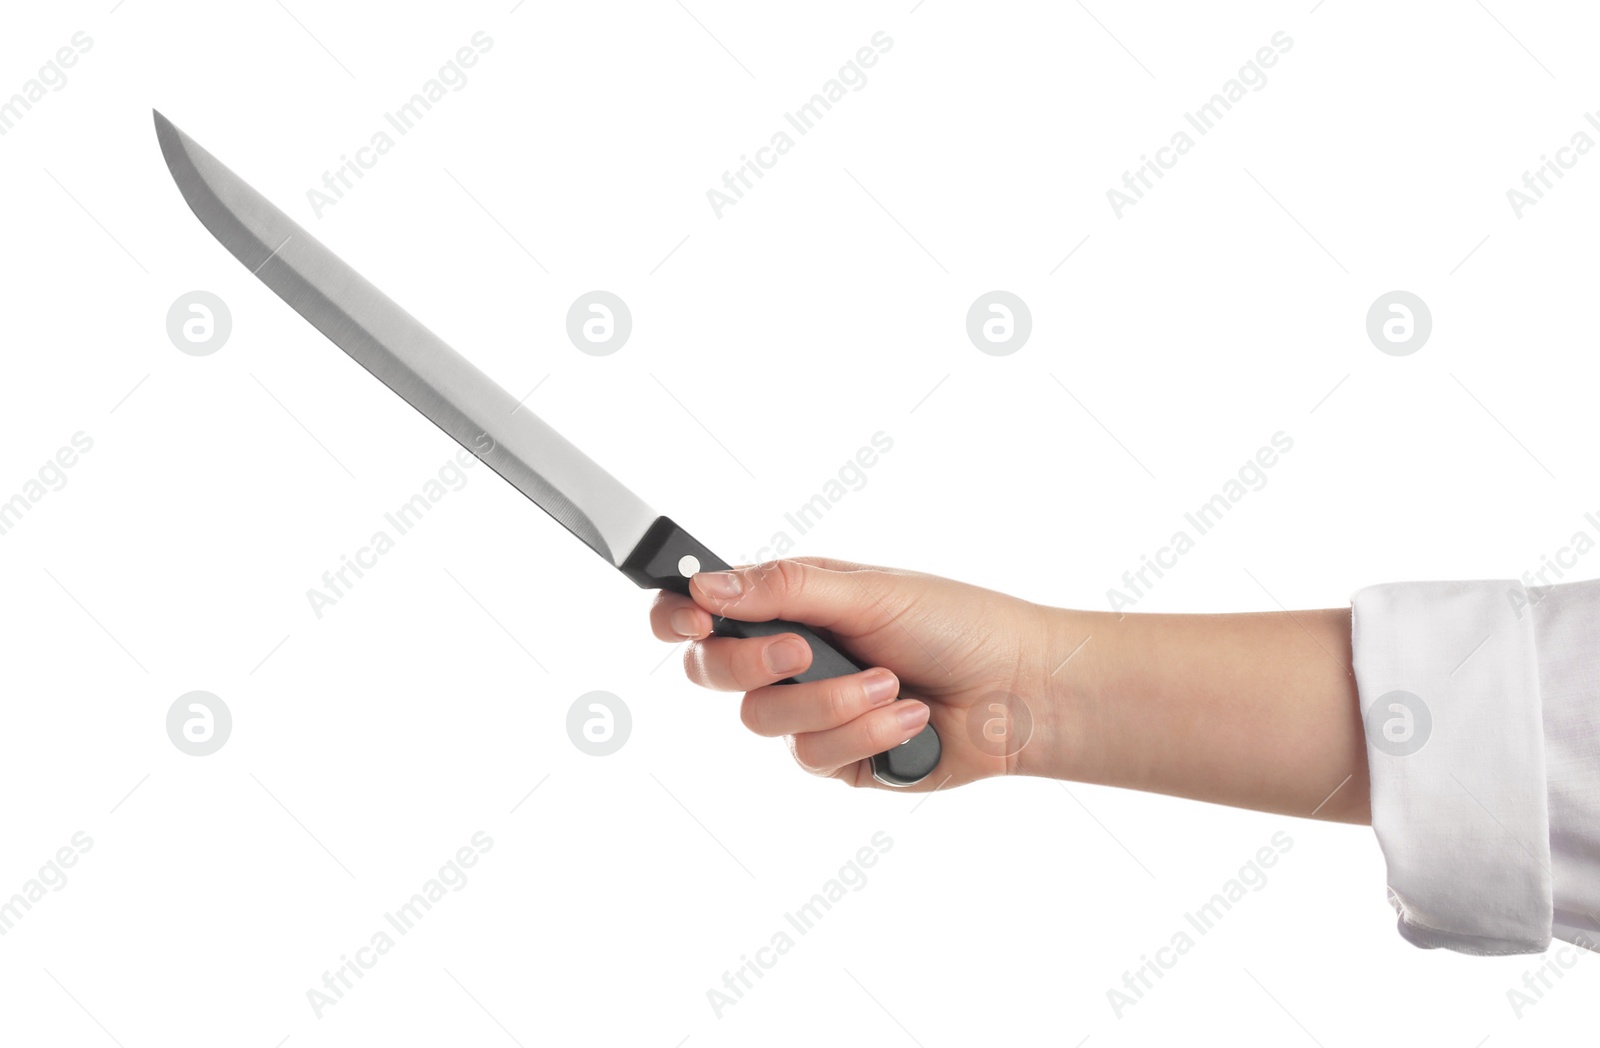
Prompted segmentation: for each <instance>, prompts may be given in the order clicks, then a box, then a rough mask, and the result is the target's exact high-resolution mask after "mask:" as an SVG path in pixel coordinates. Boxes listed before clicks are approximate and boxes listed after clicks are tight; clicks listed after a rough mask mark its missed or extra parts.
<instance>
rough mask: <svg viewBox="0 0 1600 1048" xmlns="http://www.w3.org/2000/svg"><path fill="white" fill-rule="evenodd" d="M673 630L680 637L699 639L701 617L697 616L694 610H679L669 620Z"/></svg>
mask: <svg viewBox="0 0 1600 1048" xmlns="http://www.w3.org/2000/svg"><path fill="white" fill-rule="evenodd" d="M668 621H669V622H671V623H672V629H673V631H674V632H675V633H677V634H678V636H680V637H698V636H699V635H700V616H699V615H696V614H695V612H694V609H693V608H679V609H678V610H677V611H674V612H673V613H672V617H671V618H670V619H669V620H668Z"/></svg>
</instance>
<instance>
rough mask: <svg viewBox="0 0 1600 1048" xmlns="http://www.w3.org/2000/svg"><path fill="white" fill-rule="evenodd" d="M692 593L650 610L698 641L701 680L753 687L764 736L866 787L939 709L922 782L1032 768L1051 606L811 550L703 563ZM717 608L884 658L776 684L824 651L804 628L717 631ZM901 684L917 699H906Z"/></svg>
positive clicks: (696, 670)
mask: <svg viewBox="0 0 1600 1048" xmlns="http://www.w3.org/2000/svg"><path fill="white" fill-rule="evenodd" d="M689 588H690V593H691V594H692V598H693V599H690V598H688V597H683V596H680V595H678V594H675V593H670V592H662V593H661V594H659V595H658V596H657V597H656V600H655V603H654V604H653V605H652V607H651V609H650V625H651V628H652V629H653V630H654V632H655V635H656V636H657V637H658V638H660V639H661V640H666V641H682V640H684V639H686V638H687V639H688V640H689V641H690V643H689V646H688V649H687V650H686V651H685V653H684V670H685V672H686V673H687V674H688V676H689V679H690V680H692V681H694V682H695V683H696V684H699V685H701V686H702V687H706V688H713V689H716V690H719V691H743V692H745V696H744V702H743V704H742V705H741V707H740V715H741V717H742V719H743V720H744V723H745V726H746V727H748V728H749V729H750V730H751V731H753V732H755V733H756V734H757V735H764V736H774V737H775V736H779V735H783V736H787V737H788V739H789V748H790V752H791V753H792V754H793V755H794V758H795V760H796V761H797V762H799V764H800V766H801V767H803V768H805V769H806V770H807V771H810V772H812V773H813V774H816V775H822V776H828V777H831V778H836V779H842V780H843V781H844V782H846V783H849V784H850V785H852V786H881V785H882V784H881V783H879V782H877V780H875V779H874V778H873V777H872V768H871V764H870V760H869V759H870V758H871V757H872V755H873V754H876V753H881V752H883V751H885V750H888V749H891V748H893V747H895V746H898V745H899V744H900V743H902V742H904V741H905V740H907V739H909V738H912V737H913V736H915V735H916V734H917V733H918V732H919V731H921V730H922V727H923V725H924V724H926V723H927V722H928V719H929V718H930V716H931V718H932V721H933V726H934V728H935V729H936V730H937V731H938V732H939V738H940V742H941V744H942V746H943V755H942V757H941V759H940V763H939V766H938V767H937V768H935V769H934V771H933V774H931V775H929V776H928V777H927V778H926V779H923V780H922V782H920V783H918V784H916V785H915V786H912V787H909V788H910V789H913V790H924V791H927V790H934V789H938V788H940V787H944V786H959V785H962V784H964V783H968V782H972V781H974V780H976V779H982V778H987V777H989V776H992V775H1004V774H1007V773H1010V772H1015V771H1017V770H1019V769H1018V767H1017V760H1018V756H1019V751H1020V749H1021V747H1022V746H1023V745H1025V744H1026V743H1027V742H1028V739H1027V738H1026V737H1022V735H1021V733H1023V732H1027V733H1030V734H1031V732H1032V731H1033V730H1034V727H1035V726H1034V725H1033V719H1032V718H1033V715H1034V710H1038V709H1040V707H1041V706H1042V705H1043V701H1042V698H1041V697H1042V696H1043V695H1044V693H1045V690H1046V686H1047V684H1048V677H1049V674H1050V666H1049V665H1046V664H1045V663H1046V662H1047V661H1048V655H1047V652H1049V651H1051V650H1053V646H1052V645H1051V644H1049V643H1047V641H1048V640H1049V638H1048V636H1047V631H1048V625H1049V623H1048V619H1047V618H1046V612H1047V609H1045V608H1042V607H1040V606H1038V605H1034V604H1030V603H1028V602H1026V601H1023V600H1018V599H1016V598H1014V597H1008V596H1006V595H1004V594H1001V593H995V592H992V591H990V590H985V589H980V588H978V587H976V586H968V585H966V584H964V583H960V582H953V581H951V580H949V579H942V578H937V577H935V576H932V575H923V574H918V573H916V572H909V571H897V570H893V569H889V568H874V567H867V566H864V565H860V564H851V563H847V562H845V561H838V560H827V559H823V558H816V557H804V558H799V559H795V560H780V561H774V562H771V563H768V564H762V565H756V566H753V567H743V568H736V569H734V570H732V571H726V572H703V573H701V574H698V575H695V576H694V578H693V579H691V580H690V584H689ZM713 615H720V616H725V617H727V618H733V619H741V620H744V621H749V622H760V621H766V620H769V619H788V620H790V621H793V622H803V623H805V624H806V625H808V626H811V627H813V628H815V629H817V630H818V631H821V632H823V633H824V635H825V636H826V637H827V638H828V639H829V640H830V642H832V643H834V644H835V645H836V646H838V647H840V648H842V649H843V650H844V651H845V652H847V653H848V654H850V655H851V656H852V657H854V658H855V660H856V661H857V662H860V663H864V664H865V665H867V666H869V667H871V668H869V669H867V670H864V671H862V672H860V673H856V674H852V675H850V676H847V677H838V678H834V679H831V680H821V681H812V682H809V683H805V684H782V685H780V684H776V683H775V682H777V681H780V680H784V679H786V678H788V677H790V676H792V675H794V674H796V673H800V672H802V671H804V670H805V668H806V667H807V666H809V665H810V664H811V650H810V648H809V647H808V646H807V645H806V644H805V642H804V641H802V640H800V638H799V637H797V636H795V635H794V634H792V633H783V634H778V635H777V636H773V637H760V638H750V639H737V638H732V637H717V636H713V635H711V622H712V616H713ZM896 695H901V696H903V698H902V699H901V701H899V702H895V701H893V700H894V698H895V696H896Z"/></svg>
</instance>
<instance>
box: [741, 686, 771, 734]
mask: <svg viewBox="0 0 1600 1048" xmlns="http://www.w3.org/2000/svg"><path fill="white" fill-rule="evenodd" d="M764 716H765V715H764V714H763V713H762V712H761V704H760V703H759V702H757V701H755V693H753V692H748V691H747V692H745V695H744V699H743V700H742V701H741V702H740V703H739V720H740V721H741V722H742V723H743V724H744V726H745V727H746V728H749V729H750V730H751V731H753V732H755V733H756V734H757V735H765V734H766V732H764V731H762V730H761V726H762V723H763V718H764Z"/></svg>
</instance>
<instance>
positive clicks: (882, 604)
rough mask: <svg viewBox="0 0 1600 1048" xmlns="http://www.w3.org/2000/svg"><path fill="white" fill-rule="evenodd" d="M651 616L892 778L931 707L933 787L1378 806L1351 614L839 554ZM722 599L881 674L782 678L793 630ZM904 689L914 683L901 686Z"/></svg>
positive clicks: (733, 577) (805, 733)
mask: <svg viewBox="0 0 1600 1048" xmlns="http://www.w3.org/2000/svg"><path fill="white" fill-rule="evenodd" d="M689 588H690V592H691V593H692V594H693V599H692V600H691V599H690V598H687V597H681V596H677V595H675V594H670V593H663V594H661V595H660V596H658V597H657V598H656V602H655V605H654V607H652V609H651V612H650V623H651V626H652V627H653V628H654V630H655V634H656V636H657V637H660V638H661V639H662V640H684V639H686V638H687V639H688V640H689V641H690V644H689V649H688V651H687V652H686V653H685V656H684V668H685V670H686V671H687V672H688V674H689V679H690V680H692V681H694V682H695V683H696V684H700V685H703V686H705V687H708V688H717V689H720V690H723V691H743V692H745V697H744V705H743V708H742V710H741V712H742V715H743V717H744V723H745V724H746V726H748V727H749V728H750V730H752V731H754V732H756V734H758V735H772V736H777V735H786V736H788V737H789V740H790V743H789V746H790V750H791V751H792V752H793V754H794V757H795V760H797V761H799V762H800V765H801V766H802V767H804V768H806V769H807V770H808V771H811V772H814V773H815V774H818V775H828V776H832V777H834V778H837V779H843V780H844V781H845V782H847V783H850V784H851V785H854V786H876V785H880V784H879V783H878V782H877V780H875V779H873V777H872V768H871V763H870V758H871V757H872V756H873V754H876V753H882V752H883V751H885V750H888V749H891V748H893V747H895V746H898V745H899V744H900V743H902V742H904V741H905V740H907V739H909V738H911V737H912V736H914V735H916V734H917V732H919V731H921V730H922V727H923V725H924V724H926V723H927V720H928V718H930V717H931V718H932V721H933V726H934V727H935V728H936V729H937V730H938V732H939V740H940V742H941V744H942V746H943V751H944V752H943V755H942V757H941V759H940V762H939V766H938V767H937V768H935V769H934V771H933V774H932V775H929V776H928V777H927V778H926V779H923V780H922V782H920V783H918V784H916V785H915V786H913V787H910V788H911V789H914V790H924V791H926V790H935V789H940V788H942V787H945V786H959V785H961V784H963V783H968V782H972V781H973V780H975V779H982V778H987V777H989V776H991V775H1007V774H1012V775H1015V774H1022V775H1041V776H1048V777H1050V778H1055V779H1067V780H1076V781H1081V782H1093V783H1101V784H1104V785H1109V786H1123V787H1128V788H1131V789H1137V790H1146V791H1150V792H1155V793H1168V794H1174V795H1176V796H1180V797H1191V798H1194V799H1196V800H1204V801H1211V802H1213V803H1217V804H1229V805H1234V806H1236V807H1242V808H1256V809H1260V810H1264V811H1275V812H1284V813H1287V814H1291V815H1302V816H1305V815H1310V816H1315V817H1318V818H1323V819H1337V820H1342V821H1347V822H1365V821H1366V820H1367V819H1368V817H1369V810H1370V808H1369V801H1368V792H1367V779H1368V776H1367V762H1366V745H1365V741H1364V737H1363V734H1362V726H1361V711H1360V704H1359V699H1358V696H1357V692H1356V684H1355V676H1354V674H1353V672H1352V671H1351V668H1350V611H1349V609H1348V608H1340V609H1331V610H1323V611H1298V612H1295V611H1279V612H1267V613H1263V614H1245V615H1155V614H1141V615H1119V614H1115V613H1111V612H1085V611H1070V610H1065V609H1059V608H1046V607H1042V606H1040V605H1037V604H1030V603H1028V602H1027V601H1023V600H1018V599H1016V598H1014V597H1008V596H1005V595H1004V594H1001V593H995V592H992V591H990V590H985V589H979V588H978V587H976V586H968V585H965V584H963V583H960V582H952V581H950V580H949V579H941V578H936V577H934V576H932V575H921V574H917V573H915V572H909V571H895V570H892V569H888V568H870V567H864V566H862V565H860V564H849V563H846V562H844V561H837V560H824V559H820V558H810V557H808V558H802V559H799V560H780V561H775V562H773V563H770V564H762V565H757V566H755V567H746V568H737V569H734V570H732V571H727V572H712V573H703V574H699V575H696V576H694V578H693V579H692V580H691V581H690V584H689ZM713 614H716V615H723V616H726V617H728V618H733V619H743V620H747V621H753V622H754V621H764V620H767V619H779V618H781V619H788V620H791V621H794V622H803V623H805V624H807V625H808V626H812V627H814V628H816V629H818V630H821V631H823V632H825V634H826V635H827V636H828V637H829V639H830V640H831V641H832V642H833V643H834V644H836V645H837V646H838V647H841V648H843V649H844V650H845V651H847V652H849V653H850V655H852V656H854V658H855V659H856V661H857V662H860V663H863V664H865V665H867V666H870V667H872V668H871V669H868V670H864V671H863V672H861V673H855V674H851V675H850V676H848V677H839V678H836V679H833V680H821V681H813V682H810V683H806V684H782V685H778V684H775V683H774V682H776V681H780V680H783V679H785V678H787V677H789V676H791V675H793V674H795V673H799V672H801V671H803V670H804V669H805V668H806V666H808V665H809V664H810V661H811V651H810V649H809V648H808V647H807V646H806V645H805V644H804V643H803V642H802V641H800V639H799V638H798V637H796V636H795V635H794V634H791V633H785V634H779V635H777V636H773V637H760V638H751V639H744V640H741V639H735V638H731V637H715V636H711V617H712V615H713ZM896 694H899V695H902V696H904V698H903V699H902V700H901V701H899V702H895V701H893V699H894V696H895V695H896Z"/></svg>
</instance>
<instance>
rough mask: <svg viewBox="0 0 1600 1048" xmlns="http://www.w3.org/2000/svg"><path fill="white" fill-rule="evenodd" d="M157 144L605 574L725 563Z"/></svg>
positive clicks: (668, 573)
mask: <svg viewBox="0 0 1600 1048" xmlns="http://www.w3.org/2000/svg"><path fill="white" fill-rule="evenodd" d="M154 115H155V122H156V138H157V139H158V140H159V141H160V143H161V153H162V156H164V157H165V158H166V161H167V168H168V169H169V170H170V171H171V172H172V177H173V180H174V181H176V182H177V183H178V190H179V191H180V192H181V193H182V194H183V199H184V200H185V201H187V202H188V204H189V207H190V208H191V209H192V210H193V211H194V213H195V216H196V217H198V218H199V219H200V222H201V224H202V225H204V226H205V227H206V229H208V230H210V231H211V235H212V236H214V237H216V238H217V240H219V241H221V243H222V246H223V247H225V248H227V249H228V250H229V251H230V252H232V253H233V257H234V258H237V259H238V260H239V261H240V262H242V263H244V265H245V268H247V269H249V270H250V271H251V272H252V273H254V274H255V275H256V276H257V277H259V278H260V279H261V282H262V283H264V284H266V285H267V287H269V288H271V289H272V290H273V291H274V292H275V293H276V294H277V295H278V297H279V298H281V299H283V300H284V301H285V302H287V303H288V304H289V305H290V306H292V307H294V310H295V311H296V312H297V313H299V314H300V315H301V316H303V317H305V318H306V319H307V320H309V321H310V322H311V324H312V326H313V327H315V328H316V329H317V330H318V331H321V332H322V333H323V334H324V335H326V336H328V338H329V339H331V340H332V341H333V343H334V345H336V346H338V347H339V348H340V349H342V350H344V351H345V352H346V353H348V354H349V355H350V356H351V357H353V358H354V359H355V361H356V363H358V364H360V365H361V366H362V367H364V368H366V369H367V370H368V371H369V372H371V373H372V375H373V376H374V377H376V378H377V379H378V381H380V382H382V383H383V384H384V385H386V386H388V387H389V388H390V389H392V390H394V391H395V392H396V393H398V394H400V396H401V397H402V398H403V399H404V400H405V401H406V403H408V404H410V405H411V406H412V407H414V408H416V409H417V410H418V411H420V412H421V413H422V414H423V415H425V416H427V417H428V418H429V419H430V420H431V421H432V422H433V423H434V425H436V426H438V427H439V428H440V429H442V430H444V431H445V433H447V434H448V435H449V436H451V437H452V438H454V439H455V440H456V441H457V442H458V443H460V444H461V445H462V446H463V447H465V448H466V449H467V450H468V451H470V452H472V453H473V454H474V455H476V456H477V457H478V458H479V459H480V460H481V461H483V462H484V463H486V464H487V465H488V466H489V468H490V469H492V470H494V471H495V472H496V473H498V474H500V476H502V477H504V478H505V479H506V480H507V481H508V482H510V484H511V486H512V487H514V488H516V489H517V490H518V491H520V492H522V493H523V494H524V495H526V496H528V498H530V499H532V500H533V501H534V502H535V503H536V504H537V505H538V506H539V508H541V509H543V510H544V511H545V512H546V513H548V514H550V515H551V516H552V517H554V518H555V519H556V520H557V521H558V522H559V523H560V524H561V525H562V526H563V527H565V528H566V529H567V530H568V531H570V532H572V533H573V534H574V535H576V536H577V537H578V538H580V539H582V540H583V541H584V543H585V544H586V545H588V547H589V548H590V549H592V550H594V551H595V552H596V553H598V554H600V556H602V557H604V558H605V559H606V560H607V561H609V562H610V563H611V565H612V566H613V567H616V568H618V569H620V570H621V572H622V573H623V574H624V575H626V576H627V577H628V578H630V579H632V580H633V581H634V582H635V583H637V584H638V585H639V586H640V587H642V588H645V589H665V590H671V591H672V592H674V593H681V594H684V595H688V592H689V577H690V576H691V575H693V574H694V573H695V572H697V571H722V570H724V569H726V568H727V567H728V566H729V565H728V564H727V562H725V561H723V560H722V559H721V558H720V557H718V556H717V555H716V554H714V553H712V552H711V551H710V550H709V549H707V548H706V547H705V546H703V545H702V544H701V543H700V542H699V541H698V540H697V539H695V538H694V537H693V536H692V535H690V534H689V533H688V532H687V531H685V530H683V528H682V527H680V526H679V525H678V524H676V523H675V522H673V520H672V519H671V518H670V517H664V516H660V515H659V514H657V513H656V511H655V510H653V509H651V508H650V507H649V506H647V505H645V503H644V502H643V501H642V500H641V499H640V498H639V497H638V496H637V495H635V494H634V493H633V492H631V491H629V490H628V489H627V488H626V487H624V486H623V485H622V484H621V483H619V482H618V481H617V480H616V478H614V477H612V476H611V474H609V473H607V472H606V471H605V470H603V469H601V468H600V467H599V466H597V465H595V463H594V462H593V461H591V460H590V459H589V457H588V456H587V455H585V454H584V453H583V452H581V451H579V450H578V449H577V448H576V447H574V446H573V445H572V444H570V443H568V442H567V441H566V439H565V438H563V437H562V436H561V434H559V433H557V432H556V431H555V430H554V429H552V428H550V427H549V426H548V425H546V424H545V423H544V422H543V421H542V420H540V419H539V418H538V417H537V416H536V415H534V414H533V413H532V412H531V411H528V410H525V409H524V410H520V411H519V410H517V408H518V402H517V400H516V399H515V398H514V397H512V396H511V394H509V393H507V392H506V391H505V390H504V389H502V388H501V387H500V386H498V385H496V384H495V382H494V381H493V380H492V379H490V378H489V376H487V375H485V374H484V373H483V372H482V371H479V370H478V369H477V368H476V367H474V366H473V365H472V364H471V363H470V362H468V361H467V359H466V358H465V357H462V356H461V355H460V354H458V353H457V352H456V351H455V350H453V349H451V348H450V347H449V346H447V345H445V344H444V342H443V341H441V340H440V339H439V337H438V336H437V335H435V334H433V332H431V331H429V330H428V329H427V328H425V327H423V326H422V324H420V323H419V322H418V321H417V320H416V319H415V318H413V317H412V316H411V315H410V314H408V313H407V312H406V311H405V310H403V309H401V308H400V307H399V306H397V305H395V304H394V302H392V301H391V300H390V299H389V298H388V297H387V296H385V295H384V294H383V292H381V291H379V290H378V289H377V288H375V287H373V286H372V285H371V284H369V283H367V281H366V280H364V279H362V277H361V275H360V274H358V273H357V272H356V271H355V270H353V269H351V268H350V267H349V266H347V265H345V263H344V262H342V261H340V259H339V257H338V256H337V255H335V254H334V253H333V252H332V251H329V250H328V249H327V248H325V247H323V246H322V245H321V244H320V243H318V242H317V240H316V238H314V237H312V236H311V235H310V234H309V233H307V232H306V231H305V230H303V229H301V228H300V227H299V226H298V225H296V224H295V223H294V222H293V221H291V220H290V218H289V216H287V215H285V214H284V213H283V212H282V211H279V210H278V209H277V208H276V207H273V206H272V204H270V203H269V202H268V201H267V199H266V198H265V197H263V196H262V195H261V194H259V193H257V192H256V191H255V190H254V189H252V188H250V186H249V185H248V184H247V183H246V182H245V181H244V180H243V179H242V178H240V177H239V176H238V175H235V174H234V173H233V172H232V171H230V170H228V169H227V168H226V167H225V166H223V165H222V163H221V162H219V161H218V160H217V158H216V157H214V156H212V155H211V154H210V153H208V152H206V151H205V150H204V149H202V148H201V147H200V146H199V145H197V144H196V143H195V141H194V139H192V138H190V137H189V136H188V135H186V134H184V133H183V132H182V131H180V130H178V129H177V128H176V127H174V126H173V124H172V122H171V121H169V120H167V118H166V117H164V116H162V115H161V114H160V113H159V112H155V114H154ZM712 629H713V631H714V632H715V633H716V634H717V635H719V636H723V637H770V636H774V635H776V634H780V633H793V634H797V635H798V636H799V637H800V638H801V639H802V640H804V641H805V642H806V643H807V644H808V645H810V647H811V665H810V667H809V668H807V669H806V670H805V672H803V673H797V674H795V675H794V676H793V677H789V678H787V679H785V680H783V681H780V682H779V683H781V684H795V683H801V682H804V681H813V680H827V679H828V678H831V677H843V676H845V675H847V674H851V673H855V672H857V671H859V670H862V669H865V668H866V667H864V666H862V665H861V664H860V663H858V662H856V661H855V660H854V659H852V658H850V656H848V655H846V654H845V653H844V652H842V651H840V650H839V649H837V648H835V647H833V646H832V645H831V644H829V643H828V642H827V641H825V640H823V639H822V638H821V637H819V636H817V634H815V633H813V632H812V631H811V630H809V629H807V628H806V627H805V626H803V625H800V624H799V623H794V622H786V621H783V620H781V619H780V620H775V621H771V622H740V621H738V620H737V619H728V618H723V617H721V616H713V617H712ZM939 754H940V746H939V735H938V733H937V732H936V731H935V730H934V728H933V725H932V724H929V725H927V726H926V727H924V728H923V729H922V731H921V732H920V733H919V734H917V735H916V736H915V737H914V738H911V739H908V740H907V741H905V742H903V743H901V744H900V745H899V746H896V747H895V748H894V749H892V750H889V751H887V752H885V753H880V754H878V755H876V756H875V757H873V758H872V777H873V778H875V779H877V780H878V781H879V782H881V783H883V784H885V785H887V786H910V785H912V784H914V783H917V782H920V781H921V780H922V779H924V778H926V777H927V776H928V774H929V773H930V772H932V771H933V769H934V768H935V767H936V766H937V765H938V763H939Z"/></svg>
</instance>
